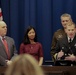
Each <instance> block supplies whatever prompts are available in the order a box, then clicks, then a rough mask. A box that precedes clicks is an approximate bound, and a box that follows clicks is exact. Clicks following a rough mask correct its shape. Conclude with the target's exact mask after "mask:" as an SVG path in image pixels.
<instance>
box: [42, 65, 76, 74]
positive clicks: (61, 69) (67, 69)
mask: <svg viewBox="0 0 76 75" xmlns="http://www.w3.org/2000/svg"><path fill="white" fill-rule="evenodd" d="M42 69H43V70H44V73H45V75H76V66H49V65H48V66H47V65H44V66H42Z"/></svg>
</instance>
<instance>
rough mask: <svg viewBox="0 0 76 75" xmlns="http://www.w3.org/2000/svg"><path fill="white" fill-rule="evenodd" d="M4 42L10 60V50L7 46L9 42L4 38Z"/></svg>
mask: <svg viewBox="0 0 76 75" xmlns="http://www.w3.org/2000/svg"><path fill="white" fill-rule="evenodd" d="M2 40H3V44H4V46H5V50H6V53H7V56H8V59H9V58H10V54H9V50H8V44H7V41H6V40H5V38H2Z"/></svg>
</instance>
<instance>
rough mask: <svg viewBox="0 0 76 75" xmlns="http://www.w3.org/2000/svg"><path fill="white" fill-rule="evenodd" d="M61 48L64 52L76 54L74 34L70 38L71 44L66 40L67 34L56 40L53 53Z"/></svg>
mask: <svg viewBox="0 0 76 75" xmlns="http://www.w3.org/2000/svg"><path fill="white" fill-rule="evenodd" d="M60 50H62V51H63V52H64V53H65V54H67V55H68V54H74V55H75V56H76V36H75V37H74V39H73V40H72V42H71V44H69V42H68V38H67V36H66V37H64V38H62V39H60V40H58V42H57V45H56V48H55V53H58V52H60Z"/></svg>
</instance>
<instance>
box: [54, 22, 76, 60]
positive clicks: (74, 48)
mask: <svg viewBox="0 0 76 75" xmlns="http://www.w3.org/2000/svg"><path fill="white" fill-rule="evenodd" d="M65 31H66V36H65V37H64V38H62V39H60V40H58V42H57V44H56V48H55V54H54V57H55V59H56V60H70V61H76V28H75V24H74V23H72V24H71V25H67V26H66V30H65Z"/></svg>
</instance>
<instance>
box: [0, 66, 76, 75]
mask: <svg viewBox="0 0 76 75" xmlns="http://www.w3.org/2000/svg"><path fill="white" fill-rule="evenodd" d="M41 68H42V69H43V70H44V73H45V75H76V66H51V65H43V66H41ZM6 69H7V67H0V75H4V73H5V71H6Z"/></svg>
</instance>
